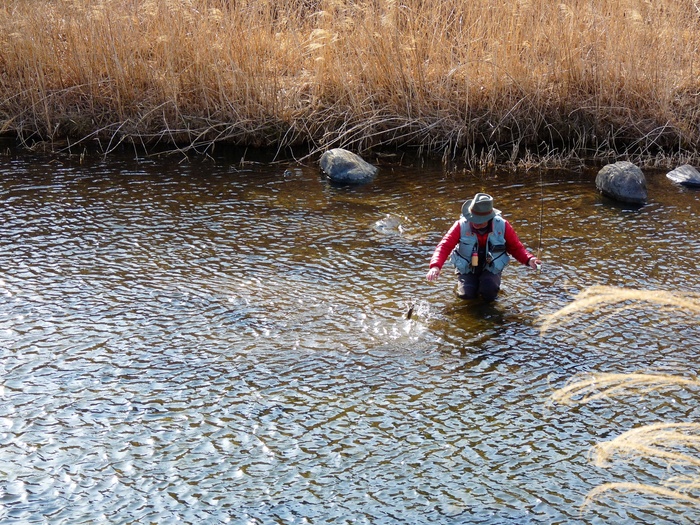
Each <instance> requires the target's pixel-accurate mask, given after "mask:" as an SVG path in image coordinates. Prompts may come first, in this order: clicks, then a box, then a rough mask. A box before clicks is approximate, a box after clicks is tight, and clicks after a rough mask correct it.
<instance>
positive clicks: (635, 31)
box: [0, 0, 700, 163]
mask: <svg viewBox="0 0 700 525" xmlns="http://www.w3.org/2000/svg"><path fill="white" fill-rule="evenodd" d="M698 29H700V18H699V17H698V12H697V10H696V8H695V7H694V5H693V3H692V2H677V1H676V0H660V1H658V2H653V3H652V2H647V1H644V0H586V1H581V0H561V1H559V2H549V1H547V0H515V1H513V2H491V1H490V0H473V1H471V2H463V1H457V0H445V1H442V2H427V1H425V0H403V1H396V0H357V1H354V0H280V1H272V0H70V1H63V2H55V1H50V0H0V46H1V48H2V49H3V53H2V55H1V56H0V68H1V69H0V70H2V72H3V74H2V75H1V76H0V101H1V103H0V130H4V131H11V132H16V133H18V134H19V135H20V137H22V138H23V139H25V140H27V141H29V140H31V139H36V140H47V141H54V140H58V139H59V138H62V137H66V136H67V137H72V139H73V140H83V141H93V140H94V141H99V142H100V144H101V147H102V148H103V149H104V150H106V151H108V150H110V149H111V148H113V147H114V146H115V145H116V144H118V143H120V142H121V141H129V142H136V143H142V144H144V145H146V146H149V147H152V146H154V145H157V144H158V143H163V144H168V145H172V144H180V145H184V147H185V148H196V149H199V150H207V149H208V148H211V147H212V146H213V145H214V144H215V143H217V142H220V141H222V142H229V143H238V144H245V145H254V146H275V147H279V148H283V147H288V146H293V145H298V144H306V145H307V146H308V147H309V149H310V150H316V151H318V150H321V149H324V148H328V147H333V146H344V147H348V148H350V149H354V150H357V151H363V150H366V149H369V148H376V147H398V148H402V147H409V146H410V147H412V148H415V149H416V150H417V151H418V152H419V153H432V154H441V155H443V156H445V157H448V158H458V157H460V156H463V157H464V158H471V159H480V160H479V162H481V163H490V162H493V161H495V160H496V159H499V158H506V159H508V158H510V159H511V160H515V159H516V158H518V157H519V156H520V155H521V154H523V152H524V151H525V150H526V149H527V150H529V152H530V155H532V154H533V153H532V152H533V151H534V152H535V155H536V156H537V157H541V158H545V159H550V160H551V159H553V158H560V157H561V155H564V153H565V152H568V153H566V154H567V155H571V156H573V157H576V156H579V155H585V156H589V157H590V156H593V157H603V156H607V155H610V151H611V150H617V151H618V152H619V153H620V154H621V155H624V154H625V153H627V154H629V155H641V156H645V157H648V158H650V159H652V161H654V160H656V161H659V159H661V161H664V160H667V159H669V155H670V156H673V155H692V152H693V151H695V150H697V149H698V148H699V147H700V138H699V137H698V134H697V133H696V130H697V128H698V124H699V123H700V118H699V116H700V109H699V108H700V104H698V97H700V95H698V93H699V91H700V90H699V89H698V87H699V86H698V80H697V78H698V65H697V64H696V60H695V58H696V57H697V55H698V53H697V51H698V49H700V31H698ZM480 148H486V150H485V151H486V153H484V152H483V151H484V150H482V149H480ZM652 157H653V158H652ZM671 158H672V157H671ZM685 158H686V159H687V158H688V157H685ZM530 161H531V160H530Z"/></svg>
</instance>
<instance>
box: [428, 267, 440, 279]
mask: <svg viewBox="0 0 700 525" xmlns="http://www.w3.org/2000/svg"><path fill="white" fill-rule="evenodd" d="M438 277H440V268H438V267H437V266H433V267H432V268H431V269H430V270H428V273H427V275H426V276H425V278H426V279H428V281H430V282H433V281H437V280H438Z"/></svg>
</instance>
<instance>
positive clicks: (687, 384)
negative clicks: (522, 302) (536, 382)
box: [552, 373, 700, 405]
mask: <svg viewBox="0 0 700 525" xmlns="http://www.w3.org/2000/svg"><path fill="white" fill-rule="evenodd" d="M674 387H681V388H693V389H698V391H699V392H700V380H698V379H688V378H684V377H679V376H676V375H671V374H643V373H627V374H620V373H617V374H614V373H599V374H585V375H582V376H576V377H574V378H573V379H572V380H571V381H570V382H569V383H568V384H567V385H566V386H564V387H562V388H558V389H557V390H556V391H555V392H554V393H553V394H552V400H553V401H555V402H557V403H560V404H567V405H568V404H573V403H589V402H591V401H596V400H599V399H605V398H611V397H614V396H617V395H622V396H631V395H634V394H646V393H649V392H653V391H659V390H664V389H667V388H674Z"/></svg>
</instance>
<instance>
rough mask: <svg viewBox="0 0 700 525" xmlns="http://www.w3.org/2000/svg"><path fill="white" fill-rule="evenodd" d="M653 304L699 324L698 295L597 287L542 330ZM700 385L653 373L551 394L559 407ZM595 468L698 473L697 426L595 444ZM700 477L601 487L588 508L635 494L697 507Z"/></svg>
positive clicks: (603, 377)
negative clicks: (643, 462)
mask: <svg viewBox="0 0 700 525" xmlns="http://www.w3.org/2000/svg"><path fill="white" fill-rule="evenodd" d="M640 303H641V305H642V306H644V305H651V306H653V307H656V308H662V309H669V310H675V311H680V312H683V313H685V314H688V315H690V316H691V322H693V323H697V322H698V321H697V320H698V318H699V317H698V314H700V295H698V294H693V293H681V292H674V293H671V292H663V291H648V290H628V289H621V288H612V287H603V286H595V287H591V288H589V289H587V290H584V291H583V292H582V293H581V294H579V296H578V297H577V298H576V300H575V301H574V302H573V303H571V304H569V305H568V306H566V307H564V308H562V309H561V310H559V311H557V312H555V313H553V314H551V315H549V316H547V317H546V318H545V321H544V323H543V325H542V327H541V332H542V333H543V332H545V331H547V330H549V329H551V328H552V327H554V326H558V325H561V324H565V323H568V322H572V321H574V320H576V319H577V318H579V317H581V316H583V315H584V314H586V313H591V312H596V313H598V314H599V315H600V314H606V313H607V314H614V313H615V312H618V311H620V310H625V309H629V308H633V307H635V306H640ZM698 387H700V380H698V379H694V378H687V377H679V376H673V375H670V374H660V373H659V374H656V373H630V374H620V373H593V374H583V375H580V376H575V377H574V378H573V379H572V380H570V381H569V383H568V384H567V385H566V386H565V387H563V388H560V389H558V390H556V391H555V392H554V394H553V395H552V400H553V401H555V402H559V403H563V404H571V403H575V402H577V403H588V402H590V401H594V400H598V399H602V398H608V397H612V396H614V395H621V394H624V395H631V394H639V393H642V394H644V393H648V392H652V391H657V390H662V389H670V388H690V389H694V388H698ZM591 456H592V458H593V461H594V463H595V465H597V466H599V467H605V466H608V465H609V464H610V463H611V460H612V458H613V457H614V456H619V457H623V458H626V457H642V458H654V459H658V460H662V461H665V462H667V463H668V465H669V467H670V466H674V467H687V468H690V469H698V468H700V423H692V422H691V423H657V424H652V425H646V426H642V427H639V428H635V429H632V430H629V431H627V432H625V433H623V434H621V435H620V436H618V437H617V438H615V439H612V440H610V441H605V442H602V443H598V444H597V445H595V446H594V447H593V449H592V450H591ZM698 491H700V476H698V475H683V476H675V477H671V478H668V479H666V480H660V483H659V484H658V485H651V484H642V483H605V484H603V485H600V486H598V487H596V488H594V489H593V490H591V491H590V492H589V493H588V495H587V496H586V500H585V502H584V504H583V508H586V507H588V506H590V505H592V504H594V503H595V502H597V501H600V500H601V499H602V497H603V496H604V495H609V494H611V493H636V494H642V495H646V496H650V497H653V498H662V499H667V500H670V503H669V504H668V505H667V506H677V505H691V506H693V507H694V508H697V507H698V505H700V498H698V497H696V496H695V495H694V494H697V493H698Z"/></svg>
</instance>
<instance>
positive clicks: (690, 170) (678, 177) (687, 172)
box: [666, 164, 700, 187]
mask: <svg viewBox="0 0 700 525" xmlns="http://www.w3.org/2000/svg"><path fill="white" fill-rule="evenodd" d="M666 176H667V177H668V178H669V179H671V180H672V181H673V182H677V183H678V184H682V185H683V186H695V187H700V172H698V170H696V169H695V168H694V167H692V166H691V165H690V164H683V166H679V167H677V168H676V169H675V170H673V171H669V172H668V173H667V174H666Z"/></svg>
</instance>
